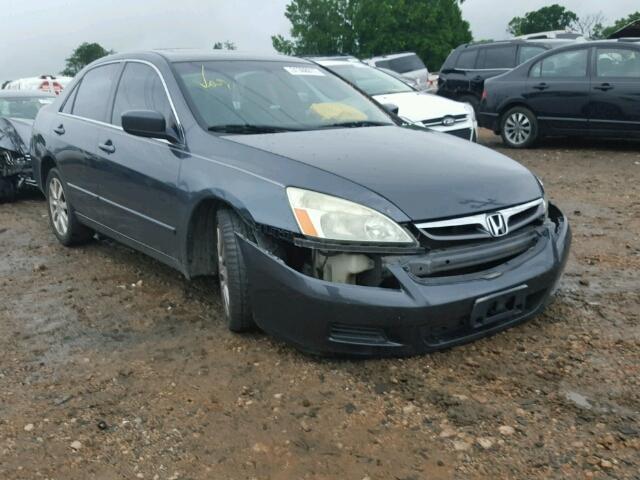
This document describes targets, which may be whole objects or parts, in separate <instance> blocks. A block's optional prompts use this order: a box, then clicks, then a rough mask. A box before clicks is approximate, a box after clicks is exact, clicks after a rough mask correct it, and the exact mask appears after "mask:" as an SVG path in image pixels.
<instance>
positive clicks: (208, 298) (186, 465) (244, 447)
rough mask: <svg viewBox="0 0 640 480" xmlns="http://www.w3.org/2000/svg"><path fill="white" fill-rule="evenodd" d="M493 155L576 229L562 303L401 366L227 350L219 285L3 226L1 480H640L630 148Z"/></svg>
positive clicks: (545, 148)
mask: <svg viewBox="0 0 640 480" xmlns="http://www.w3.org/2000/svg"><path fill="white" fill-rule="evenodd" d="M482 141H483V143H485V144H488V145H489V146H491V147H494V148H497V149H498V150H501V151H502V148H501V146H500V142H499V139H497V138H496V137H493V136H492V135H490V134H488V133H487V132H483V135H482ZM506 153H507V154H509V155H511V156H513V157H515V158H516V159H518V160H519V161H521V162H522V163H524V164H525V165H526V166H528V167H530V168H531V169H532V170H533V171H534V172H535V173H536V174H538V175H539V176H540V177H541V178H542V179H543V180H544V183H545V185H546V188H547V191H548V194H549V196H550V198H551V199H552V200H553V201H555V202H557V203H558V204H559V205H560V206H561V207H562V208H563V209H564V211H565V212H566V213H567V215H568V216H569V218H570V221H571V224H572V226H573V229H574V244H573V252H572V255H571V259H570V262H569V265H568V267H567V272H566V275H565V277H564V279H563V282H562V285H561V290H560V292H559V294H558V297H557V300H556V301H555V303H554V304H553V305H552V306H551V307H550V308H549V309H548V310H547V312H546V313H545V314H544V315H542V316H540V317H538V318H537V319H535V320H533V321H531V322H529V323H527V324H525V325H523V326H520V327H517V328H514V329H511V330H509V331H507V332H504V333H502V334H500V335H497V336H494V337H491V338H488V339H484V340H482V341H479V342H476V343H474V344H470V345H467V346H464V347H459V348H455V349H453V350H449V351H445V352H442V353H437V354H433V355H427V356H422V357H417V358H411V359H402V360H398V359H389V360H368V361H345V360H326V359H317V358H313V357H309V356H305V355H303V354H300V353H298V352H297V351H295V350H294V349H292V348H290V347H288V346H286V345H284V344H281V343H279V342H276V341H274V340H271V339H270V338H268V337H266V336H265V335H263V334H259V333H256V334H252V335H248V336H237V335H234V334H231V333H229V332H228V331H227V330H226V328H225V326H224V325H223V321H222V316H221V313H220V312H221V307H220V302H219V299H218V291H217V288H216V287H215V286H214V281H213V280H212V279H208V280H206V279H203V280H199V281H196V282H194V283H189V282H187V281H186V280H185V279H184V278H182V277H181V276H180V275H179V274H178V273H176V272H174V271H172V270H171V269H169V268H167V267H165V266H163V265H161V264H159V263H157V262H155V261H153V260H151V259H149V258H146V257H144V256H143V255H141V254H138V253H136V252H134V251H132V250H129V249H128V248H125V247H123V246H120V245H117V244H115V243H113V242H111V241H107V240H101V241H95V242H93V243H91V244H89V245H86V246H83V247H80V248H75V249H66V248H64V247H62V246H60V245H59V244H58V243H57V242H56V240H55V238H54V236H53V235H52V234H51V233H50V231H49V227H48V224H47V219H46V208H45V203H44V202H43V201H42V199H41V198H40V197H38V195H35V194H34V195H31V196H27V197H26V198H23V199H22V200H21V201H19V202H18V203H15V204H10V205H8V204H4V205H0V251H1V253H0V479H2V480H10V479H24V480H32V479H56V480H73V479H83V480H84V479H136V478H145V479H158V480H160V479H162V480H168V479H176V480H177V479H181V480H186V479H225V480H226V479H230V480H235V479H238V480H239V479H353V480H363V479H369V480H378V479H380V480H382V479H384V480H387V479H391V480H422V479H449V478H457V479H473V478H512V479H550V478H553V479H555V478H571V479H574V478H575V479H580V478H618V479H622V478H632V479H640V187H639V185H640V144H638V143H624V142H619V141H599V142H587V141H584V140H572V141H570V140H553V141H548V142H545V143H544V144H542V145H541V146H540V147H539V148H537V149H534V150H529V151H522V152H520V151H507V152H506Z"/></svg>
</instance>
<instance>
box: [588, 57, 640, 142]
mask: <svg viewBox="0 0 640 480" xmlns="http://www.w3.org/2000/svg"><path fill="white" fill-rule="evenodd" d="M594 50H595V53H594V57H595V61H594V62H593V76H592V81H591V101H590V103H589V120H590V128H591V131H592V133H595V134H602V135H614V136H620V135H621V136H627V135H633V136H635V135H640V49H636V48H632V47H619V46H611V47H609V46H606V47H597V48H595V49H594Z"/></svg>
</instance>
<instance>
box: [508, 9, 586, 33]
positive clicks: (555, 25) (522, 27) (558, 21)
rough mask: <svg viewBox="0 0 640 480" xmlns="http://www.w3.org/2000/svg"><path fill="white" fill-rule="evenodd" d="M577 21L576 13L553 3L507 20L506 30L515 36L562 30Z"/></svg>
mask: <svg viewBox="0 0 640 480" xmlns="http://www.w3.org/2000/svg"><path fill="white" fill-rule="evenodd" d="M577 21H578V15H576V14H575V13H574V12H572V11H571V10H567V9H566V8H564V7H563V6H561V5H558V4H554V5H550V6H548V7H542V8H541V9H539V10H534V11H533V12H527V13H525V15H524V17H515V18H513V19H512V20H511V21H510V22H509V28H507V31H508V32H509V33H511V34H513V35H515V36H518V35H526V34H529V33H537V32H546V31H550V30H564V29H565V28H567V27H569V26H571V25H572V24H573V23H575V22H577Z"/></svg>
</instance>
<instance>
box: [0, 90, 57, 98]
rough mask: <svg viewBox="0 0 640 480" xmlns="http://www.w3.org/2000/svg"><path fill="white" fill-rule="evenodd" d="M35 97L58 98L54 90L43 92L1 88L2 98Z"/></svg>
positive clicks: (0, 95)
mask: <svg viewBox="0 0 640 480" xmlns="http://www.w3.org/2000/svg"><path fill="white" fill-rule="evenodd" d="M34 97H38V98H39V97H53V98H56V95H55V94H54V93H52V92H43V91H41V90H0V98H34Z"/></svg>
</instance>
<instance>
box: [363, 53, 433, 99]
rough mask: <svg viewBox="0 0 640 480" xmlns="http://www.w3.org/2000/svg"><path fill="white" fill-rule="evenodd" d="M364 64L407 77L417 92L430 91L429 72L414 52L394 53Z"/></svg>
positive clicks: (366, 60)
mask: <svg viewBox="0 0 640 480" xmlns="http://www.w3.org/2000/svg"><path fill="white" fill-rule="evenodd" d="M363 62H364V63H366V64H367V65H370V66H372V67H376V68H387V69H389V70H393V71H394V72H396V73H399V74H400V75H402V76H403V77H405V78H406V79H407V80H408V81H409V84H410V85H411V86H412V87H414V88H415V89H417V90H427V89H429V70H427V67H426V66H425V64H424V62H423V61H422V60H421V59H420V57H419V56H418V55H417V54H415V53H413V52H403V53H393V54H389V55H381V56H378V57H373V58H367V59H365V60H363Z"/></svg>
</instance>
